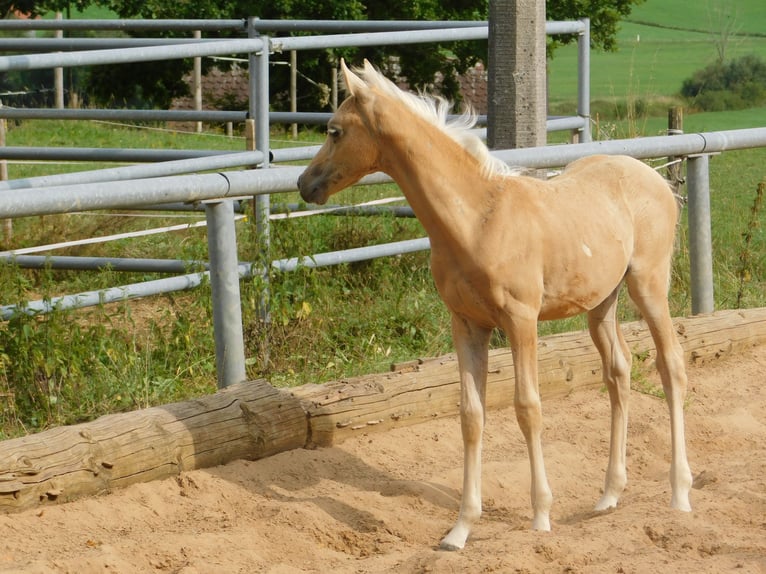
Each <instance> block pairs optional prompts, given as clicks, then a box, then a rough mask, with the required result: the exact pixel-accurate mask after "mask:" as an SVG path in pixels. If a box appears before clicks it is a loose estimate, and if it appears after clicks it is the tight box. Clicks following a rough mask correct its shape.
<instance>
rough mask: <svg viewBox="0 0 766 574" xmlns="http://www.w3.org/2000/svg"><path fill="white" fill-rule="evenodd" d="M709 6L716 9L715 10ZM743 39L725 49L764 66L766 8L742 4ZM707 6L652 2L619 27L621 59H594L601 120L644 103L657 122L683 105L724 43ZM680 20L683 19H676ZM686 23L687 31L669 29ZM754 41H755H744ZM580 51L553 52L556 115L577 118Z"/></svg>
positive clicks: (738, 13) (611, 55)
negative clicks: (694, 79)
mask: <svg viewBox="0 0 766 574" xmlns="http://www.w3.org/2000/svg"><path fill="white" fill-rule="evenodd" d="M713 4H714V3H711V10H713V9H714V8H715V6H714V5H713ZM736 5H737V9H736V10H735V11H734V14H733V19H734V21H735V27H736V29H737V30H739V33H740V35H738V36H734V37H730V38H729V39H728V41H727V42H726V57H727V58H728V59H733V58H735V57H738V56H742V55H745V54H756V55H758V56H760V57H761V58H763V59H766V34H764V33H763V30H764V26H766V8H764V4H763V3H762V2H760V1H758V0H748V1H740V2H737V3H736ZM707 14H708V10H707V7H706V5H705V3H697V2H691V1H674V2H663V1H662V0H648V1H647V2H646V3H644V4H641V5H639V6H638V7H636V8H635V9H634V11H633V13H632V14H631V17H630V20H629V21H626V22H623V23H622V24H621V25H620V30H619V32H618V35H617V43H618V47H619V48H618V50H617V51H616V52H596V51H594V52H592V53H591V67H590V69H591V82H590V86H591V95H592V103H591V106H592V108H593V110H594V115H595V113H599V114H600V115H601V116H602V117H607V118H614V117H624V115H625V114H624V109H625V106H626V102H627V101H630V100H633V101H634V102H640V105H641V106H643V107H645V108H650V109H651V111H650V112H649V115H655V114H656V112H657V111H660V109H661V108H662V107H665V108H666V107H667V106H668V104H669V103H671V102H674V101H677V99H678V93H679V91H680V89H681V83H682V82H683V80H684V79H686V78H688V77H689V76H691V75H692V73H693V72H695V71H696V70H698V69H701V68H704V67H705V66H706V65H708V64H710V63H712V62H714V61H716V58H717V57H718V51H717V44H720V43H722V42H723V40H722V39H721V37H720V36H721V34H720V29H716V27H717V26H720V25H719V24H716V22H715V20H713V22H712V23H711V22H708V17H707ZM674 15H676V16H677V17H673V16H674ZM675 23H680V24H679V26H678V27H679V28H681V29H670V28H667V27H665V26H669V25H674V24H675ZM744 34H750V35H744ZM576 70H577V48H576V46H574V45H571V46H565V47H562V48H559V49H557V50H556V51H555V53H554V57H553V59H552V60H551V61H550V62H549V66H548V83H549V85H548V93H549V102H550V105H551V108H552V111H553V112H554V113H572V112H573V111H574V109H575V107H574V103H573V102H574V101H575V99H576V94H577V92H576V89H577V72H576Z"/></svg>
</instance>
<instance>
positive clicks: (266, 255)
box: [248, 18, 271, 366]
mask: <svg viewBox="0 0 766 574" xmlns="http://www.w3.org/2000/svg"><path fill="white" fill-rule="evenodd" d="M257 21H258V18H250V19H249V20H248V37H250V38H261V39H262V40H263V48H262V49H261V51H260V52H257V53H253V52H250V54H249V56H248V65H249V69H250V79H249V82H250V83H249V92H250V102H249V109H248V112H249V115H250V117H251V118H253V119H254V120H255V147H256V149H258V150H259V151H260V152H261V153H263V162H262V164H261V169H268V168H269V162H270V155H271V154H270V142H269V128H270V125H269V47H270V45H269V37H268V36H265V35H261V34H259V33H258V30H257V29H256V27H255V26H256V23H257ZM254 204H255V214H254V217H255V225H256V235H257V237H258V254H257V259H256V261H257V263H258V265H259V266H260V267H261V269H263V271H262V274H261V281H262V290H261V296H260V303H259V307H258V313H259V319H260V321H261V322H262V323H263V325H264V327H267V326H268V324H269V323H270V322H271V312H270V299H271V286H270V277H269V270H270V268H271V231H270V225H269V216H270V215H271V197H270V196H269V195H266V194H264V195H257V196H255V198H254ZM268 332H269V331H268V328H264V329H263V333H264V335H263V340H262V341H261V342H260V344H261V354H262V361H263V363H264V366H265V365H266V364H268V362H269V343H268Z"/></svg>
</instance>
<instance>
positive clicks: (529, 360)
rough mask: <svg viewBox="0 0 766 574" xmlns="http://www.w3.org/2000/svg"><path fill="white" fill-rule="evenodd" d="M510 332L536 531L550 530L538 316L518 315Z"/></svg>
mask: <svg viewBox="0 0 766 574" xmlns="http://www.w3.org/2000/svg"><path fill="white" fill-rule="evenodd" d="M506 333H507V334H508V337H509V339H510V342H511V349H512V351H513V368H514V373H515V376H516V392H515V395H514V407H515V409H516V420H517V421H518V423H519V428H520V429H521V432H522V434H523V435H524V439H525V440H526V443H527V451H528V454H529V465H530V471H531V478H532V483H531V491H530V497H531V500H532V510H533V513H534V516H533V519H532V529H533V530H546V531H547V530H550V529H551V523H550V516H549V515H550V509H551V505H552V503H553V495H552V494H551V489H550V486H549V485H548V478H547V476H546V474H545V463H544V461H543V447H542V440H541V438H542V425H543V423H542V408H541V404H540V392H539V389H538V382H537V317H536V316H534V317H531V318H528V319H527V318H523V317H519V316H514V317H513V320H512V321H511V322H510V324H509V325H508V328H507V329H506Z"/></svg>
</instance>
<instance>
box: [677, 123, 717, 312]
mask: <svg viewBox="0 0 766 574" xmlns="http://www.w3.org/2000/svg"><path fill="white" fill-rule="evenodd" d="M674 137H677V136H674ZM708 158H709V156H708V155H707V154H702V155H694V156H690V157H689V158H687V162H686V185H687V190H688V199H689V212H688V213H689V263H690V266H691V269H690V275H691V281H690V282H691V292H692V314H693V315H699V314H701V313H712V312H713V308H714V303H713V237H712V228H711V218H710V180H709V163H710V162H709V160H708Z"/></svg>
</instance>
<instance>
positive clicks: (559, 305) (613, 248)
mask: <svg viewBox="0 0 766 574" xmlns="http://www.w3.org/2000/svg"><path fill="white" fill-rule="evenodd" d="M596 246H598V247H596ZM565 251H566V253H562V254H561V255H562V256H561V257H554V258H552V259H551V260H550V261H549V262H548V263H547V265H546V268H545V278H544V282H543V285H544V287H543V295H542V301H541V306H540V313H539V318H540V320H548V319H561V318H564V317H571V316H573V315H579V314H580V313H584V312H587V311H590V310H591V309H593V308H594V307H596V306H598V305H599V304H600V303H601V302H602V301H604V299H606V298H607V297H608V296H609V295H610V294H611V293H612V292H613V291H614V290H615V289H616V288H617V286H619V285H620V283H621V281H622V279H623V277H624V276H625V272H626V271H627V269H628V263H629V261H630V254H631V244H630V243H628V242H626V241H624V240H620V239H618V238H616V237H614V236H612V237H611V240H610V241H603V240H602V241H599V242H596V241H588V240H586V241H582V242H579V245H578V244H577V242H575V243H574V244H572V245H570V246H569V248H568V249H566V250H565Z"/></svg>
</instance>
